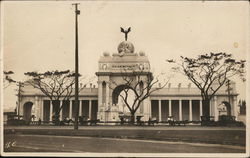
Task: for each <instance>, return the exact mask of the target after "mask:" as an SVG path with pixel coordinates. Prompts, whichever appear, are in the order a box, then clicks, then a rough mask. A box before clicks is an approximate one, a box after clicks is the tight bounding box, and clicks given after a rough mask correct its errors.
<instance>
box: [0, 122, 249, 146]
mask: <svg viewBox="0 0 250 158" xmlns="http://www.w3.org/2000/svg"><path fill="white" fill-rule="evenodd" d="M73 128H74V127H73V126H18V127H17V126H15V127H14V126H5V127H4V134H8V135H9V134H24V135H25V134H29V135H57V136H85V137H101V138H120V139H143V140H161V141H172V142H173V141H174V142H176V141H178V142H191V143H209V144H227V145H238V146H245V142H246V130H245V128H229V127H201V126H185V127H184V126H180V127H178V126H177V127H169V126H143V127H140V126H80V127H79V130H77V131H75V130H73Z"/></svg>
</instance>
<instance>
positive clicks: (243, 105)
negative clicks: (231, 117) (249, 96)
mask: <svg viewBox="0 0 250 158" xmlns="http://www.w3.org/2000/svg"><path fill="white" fill-rule="evenodd" d="M239 107H240V114H241V115H246V101H245V100H242V101H241V100H240V101H239Z"/></svg>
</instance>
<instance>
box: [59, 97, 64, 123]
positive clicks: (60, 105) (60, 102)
mask: <svg viewBox="0 0 250 158" xmlns="http://www.w3.org/2000/svg"><path fill="white" fill-rule="evenodd" d="M62 103H63V101H62V100H59V108H61V110H60V114H59V115H60V120H62V111H63V107H62V106H63V104H62Z"/></svg>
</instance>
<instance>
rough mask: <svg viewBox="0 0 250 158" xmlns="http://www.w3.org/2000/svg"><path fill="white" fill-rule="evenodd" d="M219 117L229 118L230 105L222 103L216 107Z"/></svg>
mask: <svg viewBox="0 0 250 158" xmlns="http://www.w3.org/2000/svg"><path fill="white" fill-rule="evenodd" d="M218 111H219V115H228V116H231V105H230V103H228V102H226V101H223V102H222V103H221V104H220V105H219V106H218Z"/></svg>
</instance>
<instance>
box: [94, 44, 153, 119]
mask: <svg viewBox="0 0 250 158" xmlns="http://www.w3.org/2000/svg"><path fill="white" fill-rule="evenodd" d="M98 64H99V70H98V72H96V75H97V76H98V107H99V111H98V118H99V119H100V120H103V119H105V120H107V121H115V120H117V118H118V112H119V107H118V105H117V104H118V97H119V94H120V93H121V91H123V90H124V89H126V88H129V87H127V86H128V85H127V84H125V82H126V81H125V77H136V76H138V75H140V79H141V81H142V82H141V84H142V86H143V85H145V84H144V83H143V82H144V81H148V80H149V79H148V77H151V76H152V73H151V71H150V63H149V60H148V58H147V56H146V55H145V53H144V52H139V53H135V52H134V45H133V44H132V43H131V42H129V41H127V40H125V41H123V42H121V43H120V44H119V45H118V48H117V53H114V54H112V55H110V54H109V53H107V52H105V53H104V54H103V56H102V57H101V58H100V60H99V63H98ZM133 82H136V83H138V81H133ZM136 83H134V84H136ZM148 102H149V99H146V100H144V101H143V102H142V105H141V106H140V109H139V110H137V114H140V115H143V116H144V118H146V119H148V117H149V115H150V108H149V104H148Z"/></svg>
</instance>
